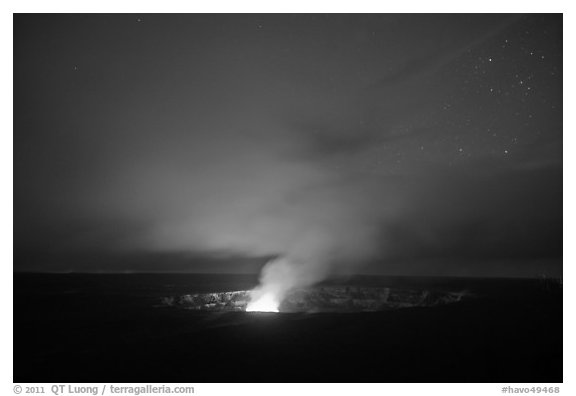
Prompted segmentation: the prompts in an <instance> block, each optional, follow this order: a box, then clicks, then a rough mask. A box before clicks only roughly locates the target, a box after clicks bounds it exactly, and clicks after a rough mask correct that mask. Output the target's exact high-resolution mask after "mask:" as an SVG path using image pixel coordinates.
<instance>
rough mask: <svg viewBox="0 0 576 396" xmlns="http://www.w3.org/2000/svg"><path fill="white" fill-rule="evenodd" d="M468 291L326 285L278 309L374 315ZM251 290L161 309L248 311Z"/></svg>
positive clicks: (174, 300) (168, 300)
mask: <svg viewBox="0 0 576 396" xmlns="http://www.w3.org/2000/svg"><path fill="white" fill-rule="evenodd" d="M467 296H468V294H466V293H465V292H438V291H428V290H404V289H393V288H377V287H352V286H324V287H320V286H319V287H312V288H305V289H294V290H292V291H290V292H288V293H287V294H286V297H285V298H284V300H283V301H282V302H281V303H280V305H279V306H278V311H279V312H309V313H314V312H375V311H386V310H391V309H400V308H410V307H432V306H437V305H443V304H451V303H456V302H459V301H461V300H462V299H463V298H465V297H467ZM249 302H250V291H248V290H240V291H230V292H220V293H202V294H186V295H181V296H170V297H164V298H163V299H162V304H161V305H162V306H170V307H178V308H183V309H190V310H197V311H245V310H246V307H247V305H248V304H249Z"/></svg>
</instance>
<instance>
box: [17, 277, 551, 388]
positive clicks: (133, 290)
mask: <svg viewBox="0 0 576 396" xmlns="http://www.w3.org/2000/svg"><path fill="white" fill-rule="evenodd" d="M256 283H257V278H256V276H240V275H233V276H232V275H181V274H178V275H174V274H172V275H167V274H162V275H158V274H145V275H142V274H139V275H130V274H126V275H74V274H69V275H47V274H14V382H562V288H561V285H560V284H559V283H558V282H552V281H543V280H520V279H456V278H390V277H358V278H353V279H348V280H346V281H341V282H340V283H339V284H340V285H353V286H362V287H392V288H395V289H397V290H401V289H406V290H427V291H429V292H431V293H440V292H441V293H445V292H456V293H461V292H465V294H466V295H467V296H471V297H469V298H464V299H462V300H461V301H458V302H456V303H451V304H441V305H435V306H414V307H407V308H402V309H392V310H388V311H383V312H352V313H351V312H344V313H337V312H324V313H281V314H270V313H269V314H266V313H245V312H212V311H198V310H191V309H185V308H182V307H180V306H169V305H168V306H167V305H166V304H164V303H163V301H166V298H167V297H168V298H170V296H181V295H186V294H189V293H214V292H227V291H233V290H248V289H250V288H252V287H253V286H255V285H256Z"/></svg>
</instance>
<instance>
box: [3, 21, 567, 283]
mask: <svg viewBox="0 0 576 396" xmlns="http://www.w3.org/2000/svg"><path fill="white" fill-rule="evenodd" d="M14 212H15V213H14V215H15V216H14V236H15V238H14V250H15V261H14V269H15V270H17V271H18V270H26V271H30V270H34V271H203V272H257V271H258V269H259V268H260V266H261V265H262V263H263V262H264V261H265V260H266V258H268V257H274V256H277V255H296V256H298V257H299V258H303V259H305V260H309V262H310V263H311V264H310V265H311V266H314V265H315V264H314V263H315V262H316V261H318V262H320V261H321V262H323V263H325V264H323V265H326V266H328V268H329V271H331V272H339V271H350V272H359V273H382V274H406V275H471V276H486V275H490V276H531V275H537V274H539V273H542V272H544V273H547V274H552V275H559V274H561V257H562V16H561V15H558V14H556V15H555V14H548V15H510V14H506V15H498V14H476V15H458V14H452V15H442V14H437V15H419V14H413V15H398V14H371V15H362V14H351V15H346V14H333V15H320V14H308V15H307V14H300V15H289V14H285V15H280V14H279V15H264V14H260V15H249V14H242V15H240V14H239V15H226V14H222V15H186V14H182V15H167V14H164V15H147V14H143V15H127V14H123V15H74V14H69V15H23V14H17V15H15V17H14ZM326 263H328V264H326Z"/></svg>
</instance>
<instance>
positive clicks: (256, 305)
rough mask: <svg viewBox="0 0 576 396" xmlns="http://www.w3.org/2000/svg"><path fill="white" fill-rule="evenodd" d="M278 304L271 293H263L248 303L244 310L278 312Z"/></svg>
mask: <svg viewBox="0 0 576 396" xmlns="http://www.w3.org/2000/svg"><path fill="white" fill-rule="evenodd" d="M278 305H279V303H278V301H277V300H276V298H275V297H274V296H273V295H272V294H263V295H262V296H260V297H258V298H256V299H255V300H254V301H250V302H249V303H248V305H247V306H246V312H278Z"/></svg>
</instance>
